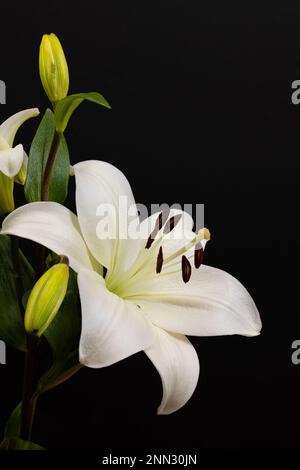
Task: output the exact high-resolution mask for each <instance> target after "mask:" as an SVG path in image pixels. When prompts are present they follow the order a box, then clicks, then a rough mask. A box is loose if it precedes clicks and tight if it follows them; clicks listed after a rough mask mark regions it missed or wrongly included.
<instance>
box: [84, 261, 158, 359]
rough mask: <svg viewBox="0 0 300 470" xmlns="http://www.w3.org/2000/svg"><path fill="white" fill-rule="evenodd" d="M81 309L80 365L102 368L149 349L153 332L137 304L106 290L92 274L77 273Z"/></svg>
mask: <svg viewBox="0 0 300 470" xmlns="http://www.w3.org/2000/svg"><path fill="white" fill-rule="evenodd" d="M78 287H79V293H80V299H81V308H82V331H81V339H80V346H79V356H80V362H81V363H82V364H84V365H86V366H88V367H94V368H99V367H106V366H109V365H111V364H114V363H115V362H118V361H120V360H121V359H125V358H126V357H129V356H131V355H132V354H135V353H137V352H139V351H142V350H144V349H145V348H147V347H149V346H150V345H151V344H152V343H153V342H154V340H155V335H154V330H153V327H152V325H151V324H150V323H149V322H148V320H147V319H146V317H145V316H144V315H143V314H142V313H141V310H140V309H139V307H138V306H137V305H135V304H134V303H132V302H127V301H124V300H122V299H121V298H120V297H118V296H116V295H115V294H113V293H112V292H110V291H108V290H107V288H106V286H105V281H104V279H103V278H102V277H101V276H100V275H99V274H97V273H96V272H94V271H91V270H86V269H82V270H80V271H79V273H78Z"/></svg>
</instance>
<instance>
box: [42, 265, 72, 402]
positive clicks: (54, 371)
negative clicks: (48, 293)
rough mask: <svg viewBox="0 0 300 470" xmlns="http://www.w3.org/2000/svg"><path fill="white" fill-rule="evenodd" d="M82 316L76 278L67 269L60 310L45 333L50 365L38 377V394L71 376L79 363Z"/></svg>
mask: <svg viewBox="0 0 300 470" xmlns="http://www.w3.org/2000/svg"><path fill="white" fill-rule="evenodd" d="M80 332H81V317H80V310H79V303H78V288H77V279H76V274H75V273H74V271H72V270H71V269H70V278H69V284H68V290H67V294H66V297H65V299H64V302H63V304H62V306H61V308H60V311H59V313H58V314H57V315H56V317H55V318H54V320H53V322H52V323H51V324H50V325H49V327H48V328H47V330H46V331H45V333H44V336H45V337H46V339H47V341H48V343H49V346H50V348H51V351H52V356H53V365H52V367H51V368H50V369H49V370H48V371H47V372H45V374H44V375H43V376H42V377H41V379H40V381H39V384H38V389H37V394H38V395H39V394H40V393H42V392H45V391H46V390H49V389H50V388H53V387H54V386H56V385H59V383H62V382H64V381H65V380H67V379H68V378H69V377H71V376H72V375H73V374H74V373H75V372H77V370H79V369H80V367H81V365H80V364H79V360H78V344H79V338H80Z"/></svg>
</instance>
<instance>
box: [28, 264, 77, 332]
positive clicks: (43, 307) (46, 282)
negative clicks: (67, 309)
mask: <svg viewBox="0 0 300 470" xmlns="http://www.w3.org/2000/svg"><path fill="white" fill-rule="evenodd" d="M68 281H69V266H68V264H66V263H64V262H62V263H59V264H55V265H54V266H52V268H50V269H48V271H46V272H45V273H44V274H43V275H42V277H41V278H40V279H39V280H38V281H37V283H36V284H35V285H34V287H33V289H32V291H31V293H30V295H29V298H28V302H27V306H26V312H25V319H24V322H25V330H26V331H27V333H34V334H36V335H37V336H41V335H42V334H43V333H44V332H45V331H46V329H47V328H48V326H49V325H50V323H51V322H52V320H53V319H54V318H55V316H56V314H57V312H58V311H59V309H60V306H61V304H62V302H63V300H64V298H65V295H66V292H67V287H68Z"/></svg>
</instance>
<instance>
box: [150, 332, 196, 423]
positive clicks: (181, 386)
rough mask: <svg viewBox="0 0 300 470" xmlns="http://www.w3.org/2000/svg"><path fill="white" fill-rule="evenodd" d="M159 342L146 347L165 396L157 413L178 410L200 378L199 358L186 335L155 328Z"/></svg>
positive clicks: (168, 412)
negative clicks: (158, 375)
mask: <svg viewBox="0 0 300 470" xmlns="http://www.w3.org/2000/svg"><path fill="white" fill-rule="evenodd" d="M156 332H157V335H156V342H155V343H154V344H153V345H152V346H150V348H148V349H146V350H145V353H146V354H147V356H148V357H149V359H150V360H151V361H152V362H153V364H154V366H155V367H156V369H157V370H158V372H159V374H160V377H161V381H162V386H163V398H162V402H161V404H160V406H159V408H158V410H157V413H158V414H165V415H166V414H170V413H173V412H174V411H177V410H178V409H179V408H181V407H182V406H183V405H185V404H186V402H187V401H188V400H189V399H190V398H191V396H192V394H193V392H194V390H195V388H196V385H197V382H198V378H199V371H200V366H199V359H198V357H197V353H196V351H195V349H194V347H193V345H192V344H191V343H190V341H189V340H188V339H187V338H186V337H185V336H183V335H178V334H171V333H167V332H166V331H163V330H161V329H160V328H156Z"/></svg>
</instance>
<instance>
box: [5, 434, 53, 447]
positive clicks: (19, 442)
mask: <svg viewBox="0 0 300 470" xmlns="http://www.w3.org/2000/svg"><path fill="white" fill-rule="evenodd" d="M0 450H46V449H45V448H44V447H41V446H39V445H38V444H35V443H34V442H31V441H23V439H18V438H17V437H7V438H5V439H4V440H3V441H2V443H1V444H0Z"/></svg>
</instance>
